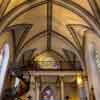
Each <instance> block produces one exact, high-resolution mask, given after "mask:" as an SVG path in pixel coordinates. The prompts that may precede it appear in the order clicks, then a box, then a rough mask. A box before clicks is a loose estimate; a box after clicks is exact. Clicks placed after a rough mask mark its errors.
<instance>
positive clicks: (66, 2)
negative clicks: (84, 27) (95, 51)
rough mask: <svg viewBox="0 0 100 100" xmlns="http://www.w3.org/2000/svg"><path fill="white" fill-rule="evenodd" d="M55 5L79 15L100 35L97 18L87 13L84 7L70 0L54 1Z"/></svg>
mask: <svg viewBox="0 0 100 100" xmlns="http://www.w3.org/2000/svg"><path fill="white" fill-rule="evenodd" d="M53 3H54V4H56V5H59V6H61V7H63V8H65V9H68V10H70V11H72V12H73V13H75V14H77V15H78V16H80V17H81V18H82V19H83V20H84V21H85V22H86V23H87V24H88V25H89V26H90V27H91V28H92V29H94V30H95V32H96V33H97V35H98V36H99V37H100V25H99V22H98V21H97V19H96V18H95V17H94V16H93V15H92V14H91V13H89V12H88V11H87V10H86V9H84V8H82V7H81V6H80V5H78V4H76V3H74V2H73V1H72V0H62V2H58V1H54V2H53Z"/></svg>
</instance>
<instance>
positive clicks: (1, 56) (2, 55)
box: [0, 43, 9, 95]
mask: <svg viewBox="0 0 100 100" xmlns="http://www.w3.org/2000/svg"><path fill="white" fill-rule="evenodd" d="M8 60H9V45H8V44H7V43H6V44H4V46H3V48H1V50H0V95H1V92H2V88H3V85H4V80H5V76H6V71H7V65H8Z"/></svg>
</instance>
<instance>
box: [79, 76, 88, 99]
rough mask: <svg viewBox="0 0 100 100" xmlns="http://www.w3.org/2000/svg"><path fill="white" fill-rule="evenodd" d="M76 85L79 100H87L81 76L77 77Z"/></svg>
mask: <svg viewBox="0 0 100 100" xmlns="http://www.w3.org/2000/svg"><path fill="white" fill-rule="evenodd" d="M77 85H78V91H79V96H80V100H87V96H86V91H85V86H84V82H83V78H82V76H77Z"/></svg>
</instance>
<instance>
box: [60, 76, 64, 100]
mask: <svg viewBox="0 0 100 100" xmlns="http://www.w3.org/2000/svg"><path fill="white" fill-rule="evenodd" d="M60 92H61V100H64V79H63V77H60Z"/></svg>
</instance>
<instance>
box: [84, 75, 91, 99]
mask: <svg viewBox="0 0 100 100" xmlns="http://www.w3.org/2000/svg"><path fill="white" fill-rule="evenodd" d="M83 82H84V87H85V93H86V97H87V100H90V97H89V83H88V77H87V76H84V77H83Z"/></svg>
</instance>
